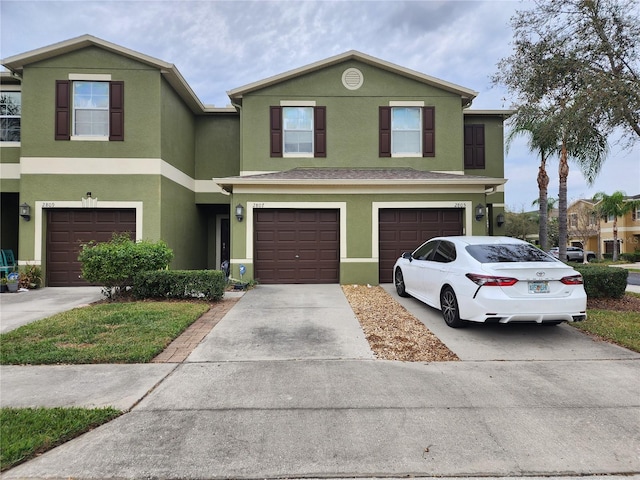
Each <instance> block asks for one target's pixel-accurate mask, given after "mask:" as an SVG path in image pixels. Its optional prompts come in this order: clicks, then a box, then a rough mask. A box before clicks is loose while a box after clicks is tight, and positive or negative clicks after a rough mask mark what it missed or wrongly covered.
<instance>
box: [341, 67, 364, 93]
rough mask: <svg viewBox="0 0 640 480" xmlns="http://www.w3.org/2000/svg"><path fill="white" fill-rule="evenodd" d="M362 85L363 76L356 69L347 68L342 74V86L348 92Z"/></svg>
mask: <svg viewBox="0 0 640 480" xmlns="http://www.w3.org/2000/svg"><path fill="white" fill-rule="evenodd" d="M363 83H364V76H363V75H362V72H361V71H360V70H358V69H357V68H347V69H346V70H345V71H344V73H343V74H342V84H343V85H344V86H345V88H347V89H349V90H357V89H359V88H360V87H361V86H362V84H363Z"/></svg>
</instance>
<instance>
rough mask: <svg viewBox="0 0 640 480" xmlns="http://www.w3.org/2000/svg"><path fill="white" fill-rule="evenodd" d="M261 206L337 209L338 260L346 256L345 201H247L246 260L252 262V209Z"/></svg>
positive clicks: (261, 207)
mask: <svg viewBox="0 0 640 480" xmlns="http://www.w3.org/2000/svg"><path fill="white" fill-rule="evenodd" d="M263 208H295V209H303V208H304V209H338V210H340V219H339V222H340V262H342V261H343V259H345V258H347V202H247V207H246V218H245V221H246V222H247V232H246V237H245V242H246V248H247V261H249V262H252V263H253V210H254V209H263Z"/></svg>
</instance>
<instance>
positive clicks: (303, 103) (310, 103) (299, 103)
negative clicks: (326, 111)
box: [280, 100, 316, 107]
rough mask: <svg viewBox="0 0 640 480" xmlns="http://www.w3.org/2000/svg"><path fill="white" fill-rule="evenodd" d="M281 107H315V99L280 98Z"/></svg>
mask: <svg viewBox="0 0 640 480" xmlns="http://www.w3.org/2000/svg"><path fill="white" fill-rule="evenodd" d="M280 106H281V107H315V106H316V101H315V100H280Z"/></svg>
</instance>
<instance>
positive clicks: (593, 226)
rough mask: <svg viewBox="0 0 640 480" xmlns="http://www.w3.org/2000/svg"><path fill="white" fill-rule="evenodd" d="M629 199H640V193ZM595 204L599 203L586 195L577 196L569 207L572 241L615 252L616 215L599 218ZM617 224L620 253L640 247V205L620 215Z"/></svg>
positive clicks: (591, 248) (598, 249)
mask: <svg viewBox="0 0 640 480" xmlns="http://www.w3.org/2000/svg"><path fill="white" fill-rule="evenodd" d="M627 199H628V200H640V194H639V195H635V196H632V197H627ZM596 208H597V204H596V203H594V202H593V201H592V200H587V199H581V200H577V201H575V202H573V203H572V204H571V205H570V206H569V207H568V208H567V220H568V224H567V225H568V229H567V230H568V234H569V243H570V244H571V245H573V246H576V247H582V248H584V249H585V250H592V251H594V252H597V253H600V254H612V253H613V220H614V219H613V217H609V218H598V217H597V215H596V214H595V213H593V212H595V211H596ZM617 224H618V242H619V247H620V248H619V250H618V251H619V253H634V252H638V251H640V207H638V208H636V209H635V210H632V211H631V212H629V213H628V214H627V215H625V216H624V217H618V222H617ZM583 239H586V244H585V242H584V241H583Z"/></svg>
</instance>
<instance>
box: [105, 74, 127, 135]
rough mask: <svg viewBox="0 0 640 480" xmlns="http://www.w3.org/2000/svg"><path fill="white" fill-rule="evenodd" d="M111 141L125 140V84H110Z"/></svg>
mask: <svg viewBox="0 0 640 480" xmlns="http://www.w3.org/2000/svg"><path fill="white" fill-rule="evenodd" d="M109 140H111V141H120V142H121V141H123V140H124V82H109Z"/></svg>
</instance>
